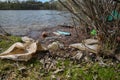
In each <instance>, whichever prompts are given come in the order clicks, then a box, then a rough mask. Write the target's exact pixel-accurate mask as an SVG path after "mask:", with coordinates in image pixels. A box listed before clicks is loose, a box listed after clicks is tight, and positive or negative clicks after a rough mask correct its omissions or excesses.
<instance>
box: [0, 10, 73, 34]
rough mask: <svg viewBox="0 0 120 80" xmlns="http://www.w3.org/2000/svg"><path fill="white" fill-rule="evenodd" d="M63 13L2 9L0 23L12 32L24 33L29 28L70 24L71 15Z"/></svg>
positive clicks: (37, 28)
mask: <svg viewBox="0 0 120 80" xmlns="http://www.w3.org/2000/svg"><path fill="white" fill-rule="evenodd" d="M62 13H63V12H60V11H55V10H0V25H2V26H3V27H4V28H5V29H7V31H8V32H10V33H12V34H16V35H24V34H25V33H26V32H27V31H29V30H39V29H41V28H43V27H53V26H56V25H62V24H70V21H71V20H70V18H69V16H70V15H69V14H67V13H65V14H62ZM60 14H61V15H60Z"/></svg>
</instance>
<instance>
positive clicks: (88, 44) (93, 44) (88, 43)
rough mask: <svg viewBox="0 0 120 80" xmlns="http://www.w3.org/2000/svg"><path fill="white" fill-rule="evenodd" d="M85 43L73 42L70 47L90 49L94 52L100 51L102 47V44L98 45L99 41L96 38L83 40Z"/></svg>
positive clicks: (83, 49)
mask: <svg viewBox="0 0 120 80" xmlns="http://www.w3.org/2000/svg"><path fill="white" fill-rule="evenodd" d="M83 42H84V43H75V44H71V45H70V47H73V48H77V49H79V50H81V51H85V50H86V51H88V52H92V53H98V51H99V49H100V45H98V44H97V43H98V41H97V40H94V39H87V40H84V41H83Z"/></svg>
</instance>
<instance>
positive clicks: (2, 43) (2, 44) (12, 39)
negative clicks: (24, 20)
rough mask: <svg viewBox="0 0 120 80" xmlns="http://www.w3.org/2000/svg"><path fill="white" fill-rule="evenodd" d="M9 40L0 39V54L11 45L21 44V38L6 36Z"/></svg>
mask: <svg viewBox="0 0 120 80" xmlns="http://www.w3.org/2000/svg"><path fill="white" fill-rule="evenodd" d="M8 38H9V40H3V39H0V48H1V49H0V53H1V52H3V51H5V50H6V49H8V48H9V47H10V46H11V45H12V44H13V43H15V42H21V38H20V37H17V36H8Z"/></svg>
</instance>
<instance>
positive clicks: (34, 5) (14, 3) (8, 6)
mask: <svg viewBox="0 0 120 80" xmlns="http://www.w3.org/2000/svg"><path fill="white" fill-rule="evenodd" d="M57 3H58V2H57V1H54V0H51V1H49V2H45V3H42V2H40V1H36V0H27V1H22V2H21V1H18V0H7V1H4V2H3V1H0V10H43V9H44V10H46V9H49V10H56V9H58V8H57V7H58V5H57Z"/></svg>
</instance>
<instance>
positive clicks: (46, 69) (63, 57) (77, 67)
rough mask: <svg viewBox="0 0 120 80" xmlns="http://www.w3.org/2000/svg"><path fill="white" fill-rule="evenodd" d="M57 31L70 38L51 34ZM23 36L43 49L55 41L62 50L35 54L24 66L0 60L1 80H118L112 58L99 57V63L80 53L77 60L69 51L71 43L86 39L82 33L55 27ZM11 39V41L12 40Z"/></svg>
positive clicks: (119, 67)
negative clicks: (68, 34)
mask: <svg viewBox="0 0 120 80" xmlns="http://www.w3.org/2000/svg"><path fill="white" fill-rule="evenodd" d="M57 30H59V31H65V32H69V33H70V34H71V35H70V36H64V35H60V36H57V35H55V34H54V33H53V32H56V31H57ZM78 31H79V30H78ZM44 35H45V36H44ZM27 36H29V37H31V38H33V39H35V40H39V41H40V43H41V44H42V45H43V46H44V47H47V46H48V45H49V44H51V43H52V42H56V41H59V43H61V44H64V48H62V49H58V50H57V51H50V52H40V53H37V54H36V55H34V56H33V58H32V59H31V60H30V61H28V62H15V61H10V60H0V63H1V64H2V65H1V66H0V79H1V80H3V79H5V80H13V79H18V80H19V79H22V80H50V79H51V80H54V79H55V80H56V79H57V80H80V79H81V80H83V79H85V80H92V79H94V80H95V79H100V80H104V79H105V80H119V79H120V76H119V75H120V64H119V61H118V60H116V59H114V58H111V57H102V56H101V57H100V58H101V59H100V60H97V59H96V57H97V56H96V55H95V54H91V53H90V54H89V55H88V56H86V55H85V53H83V55H84V56H83V57H82V58H81V57H80V58H79V59H78V58H76V57H75V56H76V54H77V53H80V51H79V50H78V49H74V48H69V47H68V46H69V45H70V44H72V43H78V42H79V43H80V42H81V41H82V40H83V39H84V38H85V37H86V34H85V33H84V32H83V33H82V32H81V33H79V34H78V35H77V34H76V29H75V28H72V27H70V28H69V27H63V26H57V27H53V28H44V29H41V30H38V31H30V32H29V33H28V34H27ZM12 39H13V40H14V38H12ZM16 41H17V40H16ZM16 41H15V42H16ZM7 44H8V43H7ZM7 44H4V45H7ZM7 47H8V46H7Z"/></svg>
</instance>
